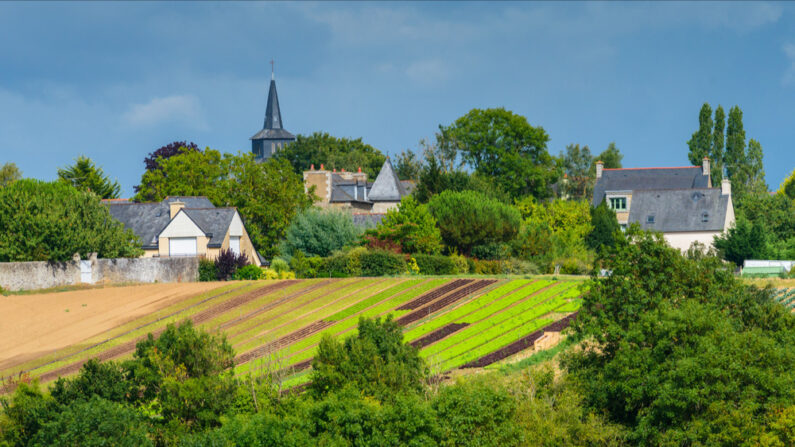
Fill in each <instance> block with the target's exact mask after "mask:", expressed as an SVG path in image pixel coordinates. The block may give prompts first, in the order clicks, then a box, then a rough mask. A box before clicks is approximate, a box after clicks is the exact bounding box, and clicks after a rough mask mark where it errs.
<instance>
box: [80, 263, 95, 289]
mask: <svg viewBox="0 0 795 447" xmlns="http://www.w3.org/2000/svg"><path fill="white" fill-rule="evenodd" d="M80 282H82V283H85V284H93V283H94V281H92V280H91V261H80Z"/></svg>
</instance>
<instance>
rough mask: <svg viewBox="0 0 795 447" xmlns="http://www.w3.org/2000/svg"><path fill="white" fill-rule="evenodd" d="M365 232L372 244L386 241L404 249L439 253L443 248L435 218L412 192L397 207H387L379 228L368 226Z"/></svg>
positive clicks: (379, 244) (373, 246) (407, 251)
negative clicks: (368, 228) (370, 228)
mask: <svg viewBox="0 0 795 447" xmlns="http://www.w3.org/2000/svg"><path fill="white" fill-rule="evenodd" d="M367 234H368V236H371V237H370V238H369V245H370V247H371V248H375V247H379V248H381V247H382V246H384V245H386V246H395V247H398V248H399V249H400V251H402V252H403V253H428V254H434V253H439V252H440V251H441V249H442V236H441V234H440V233H439V228H437V227H436V219H434V218H433V216H431V213H430V212H428V208H427V207H426V206H425V205H420V204H419V203H417V201H416V200H415V199H414V197H412V196H406V197H404V198H403V199H402V200H401V201H400V204H399V205H398V208H397V209H391V210H389V211H387V212H386V216H384V219H383V220H382V221H381V223H380V224H378V228H376V229H373V230H368V231H367ZM379 242H381V243H379ZM384 242H386V244H384Z"/></svg>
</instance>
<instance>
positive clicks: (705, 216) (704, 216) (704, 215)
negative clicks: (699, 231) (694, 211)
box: [701, 211, 709, 222]
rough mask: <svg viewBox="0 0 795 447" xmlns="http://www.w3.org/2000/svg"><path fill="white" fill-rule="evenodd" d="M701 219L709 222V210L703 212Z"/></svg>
mask: <svg viewBox="0 0 795 447" xmlns="http://www.w3.org/2000/svg"><path fill="white" fill-rule="evenodd" d="M701 221H702V222H709V213H708V212H706V211H704V213H702V214H701Z"/></svg>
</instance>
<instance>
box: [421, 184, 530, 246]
mask: <svg viewBox="0 0 795 447" xmlns="http://www.w3.org/2000/svg"><path fill="white" fill-rule="evenodd" d="M428 209H429V210H430V212H431V214H432V215H433V217H435V218H436V221H437V223H438V226H439V230H440V232H441V235H442V240H443V241H444V243H445V244H446V245H447V246H448V247H450V248H454V249H456V250H460V252H462V253H466V254H469V253H470V252H471V251H472V248H473V247H475V246H478V245H486V244H491V243H500V242H508V241H510V240H511V239H513V238H514V237H515V236H516V234H517V232H518V231H519V225H520V223H521V218H520V215H519V211H517V210H516V208H514V207H512V206H510V205H506V204H504V203H501V202H498V201H497V200H494V199H490V198H488V197H486V196H484V195H483V194H480V193H478V192H474V191H462V192H452V191H444V192H442V193H441V194H438V195H435V196H433V198H432V199H431V201H430V202H429V203H428Z"/></svg>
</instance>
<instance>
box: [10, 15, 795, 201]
mask: <svg viewBox="0 0 795 447" xmlns="http://www.w3.org/2000/svg"><path fill="white" fill-rule="evenodd" d="M271 58H273V59H275V61H276V81H277V86H278V90H279V99H280V102H281V107H282V117H283V120H284V124H285V127H286V128H287V129H288V130H290V131H291V132H293V133H301V134H309V133H312V132H314V131H326V132H329V133H331V134H332V135H335V136H347V137H362V138H363V140H364V141H365V142H367V143H370V144H372V145H373V146H375V147H377V148H379V149H380V150H381V151H383V152H385V153H389V154H396V153H398V152H400V151H401V150H403V149H406V148H409V149H414V150H416V149H417V147H418V141H419V140H420V139H421V138H427V137H430V136H432V135H433V132H434V130H435V129H436V128H437V126H438V125H439V124H449V123H450V122H452V121H453V120H455V119H456V118H457V117H459V116H461V115H463V114H465V113H466V112H467V111H469V110H470V109H472V108H475V107H477V108H486V107H506V108H508V109H510V110H512V111H514V112H516V113H519V114H521V115H524V116H526V117H527V118H528V120H529V121H530V123H531V124H533V125H540V126H542V127H544V128H545V129H546V131H547V132H548V133H549V135H550V138H551V140H550V143H549V151H550V152H551V153H553V154H557V153H559V152H560V151H561V150H563V149H564V148H565V146H566V145H567V144H569V143H579V144H585V145H588V146H589V147H590V148H591V149H592V151H593V152H596V153H598V152H600V151H601V150H603V149H604V148H605V147H607V145H608V143H609V142H611V141H615V142H616V144H617V145H618V147H619V148H620V150H621V151H622V152H623V153H624V154H625V158H624V165H625V166H633V167H634V166H637V167H642V166H680V165H686V164H688V161H687V145H686V141H687V140H688V139H689V138H690V135H691V134H692V133H693V131H694V130H695V128H696V126H697V117H698V111H699V108H700V107H701V104H703V103H704V102H705V101H706V102H709V103H711V104H712V105H713V106H716V105H717V104H722V105H723V106H724V108H726V109H727V111H728V108H729V107H730V106H732V105H735V104H737V105H739V106H740V107H741V108H742V110H743V112H744V123H745V130H746V135H747V137H748V138H755V139H757V140H759V141H760V142H761V143H762V146H763V148H764V152H765V168H766V172H767V181H768V184H769V185H770V187H771V189H777V188H778V185H779V184H780V183H781V181H782V180H783V179H784V177H785V176H786V175H787V174H788V173H789V172H790V171H791V170H792V169H793V168H795V148H793V142H795V113H794V112H795V101H794V100H795V4H788V3H737V2H731V3H718V2H701V3H668V2H659V3H591V2H588V3H563V4H558V3H550V2H541V3H516V2H507V3H473V2H466V3H451V2H442V3H381V2H374V3H361V2H355V3H318V4H316V3H286V2H278V3H253V2H240V3H213V2H197V3H180V2H176V3H154V2H147V3H117V2H105V3H103V2H97V3H73V2H63V3H62V2H44V3H31V4H27V3H6V2H2V3H0V163H2V162H5V161H13V162H15V163H16V164H17V165H18V166H19V167H20V169H21V170H22V171H23V174H24V175H25V176H29V177H36V178H41V179H53V178H55V177H56V170H57V168H58V167H62V166H65V165H68V164H70V163H71V162H72V161H73V159H74V158H75V157H77V156H78V155H79V154H84V155H87V156H89V157H91V158H92V159H94V160H95V161H96V162H97V163H98V164H99V165H101V166H102V167H103V168H104V169H105V171H106V173H108V174H110V175H111V177H113V178H117V179H118V180H119V181H120V182H121V184H122V188H123V194H124V195H131V194H132V187H133V185H135V184H137V183H138V182H139V180H140V176H141V174H142V173H143V158H144V157H145V156H146V155H147V154H148V153H149V152H151V151H153V150H155V149H157V148H158V147H160V146H162V145H163V144H166V143H169V142H171V141H174V140H190V141H195V142H196V143H197V144H199V145H200V146H202V147H205V146H209V147H212V148H214V149H219V150H221V151H224V152H236V151H239V150H243V151H249V150H250V142H249V140H248V138H249V137H250V136H251V135H253V134H254V133H256V132H257V131H258V130H259V129H260V128H261V127H262V121H263V118H264V113H265V100H266V96H267V87H268V85H267V83H268V81H269V78H270V65H269V60H270V59H271Z"/></svg>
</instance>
